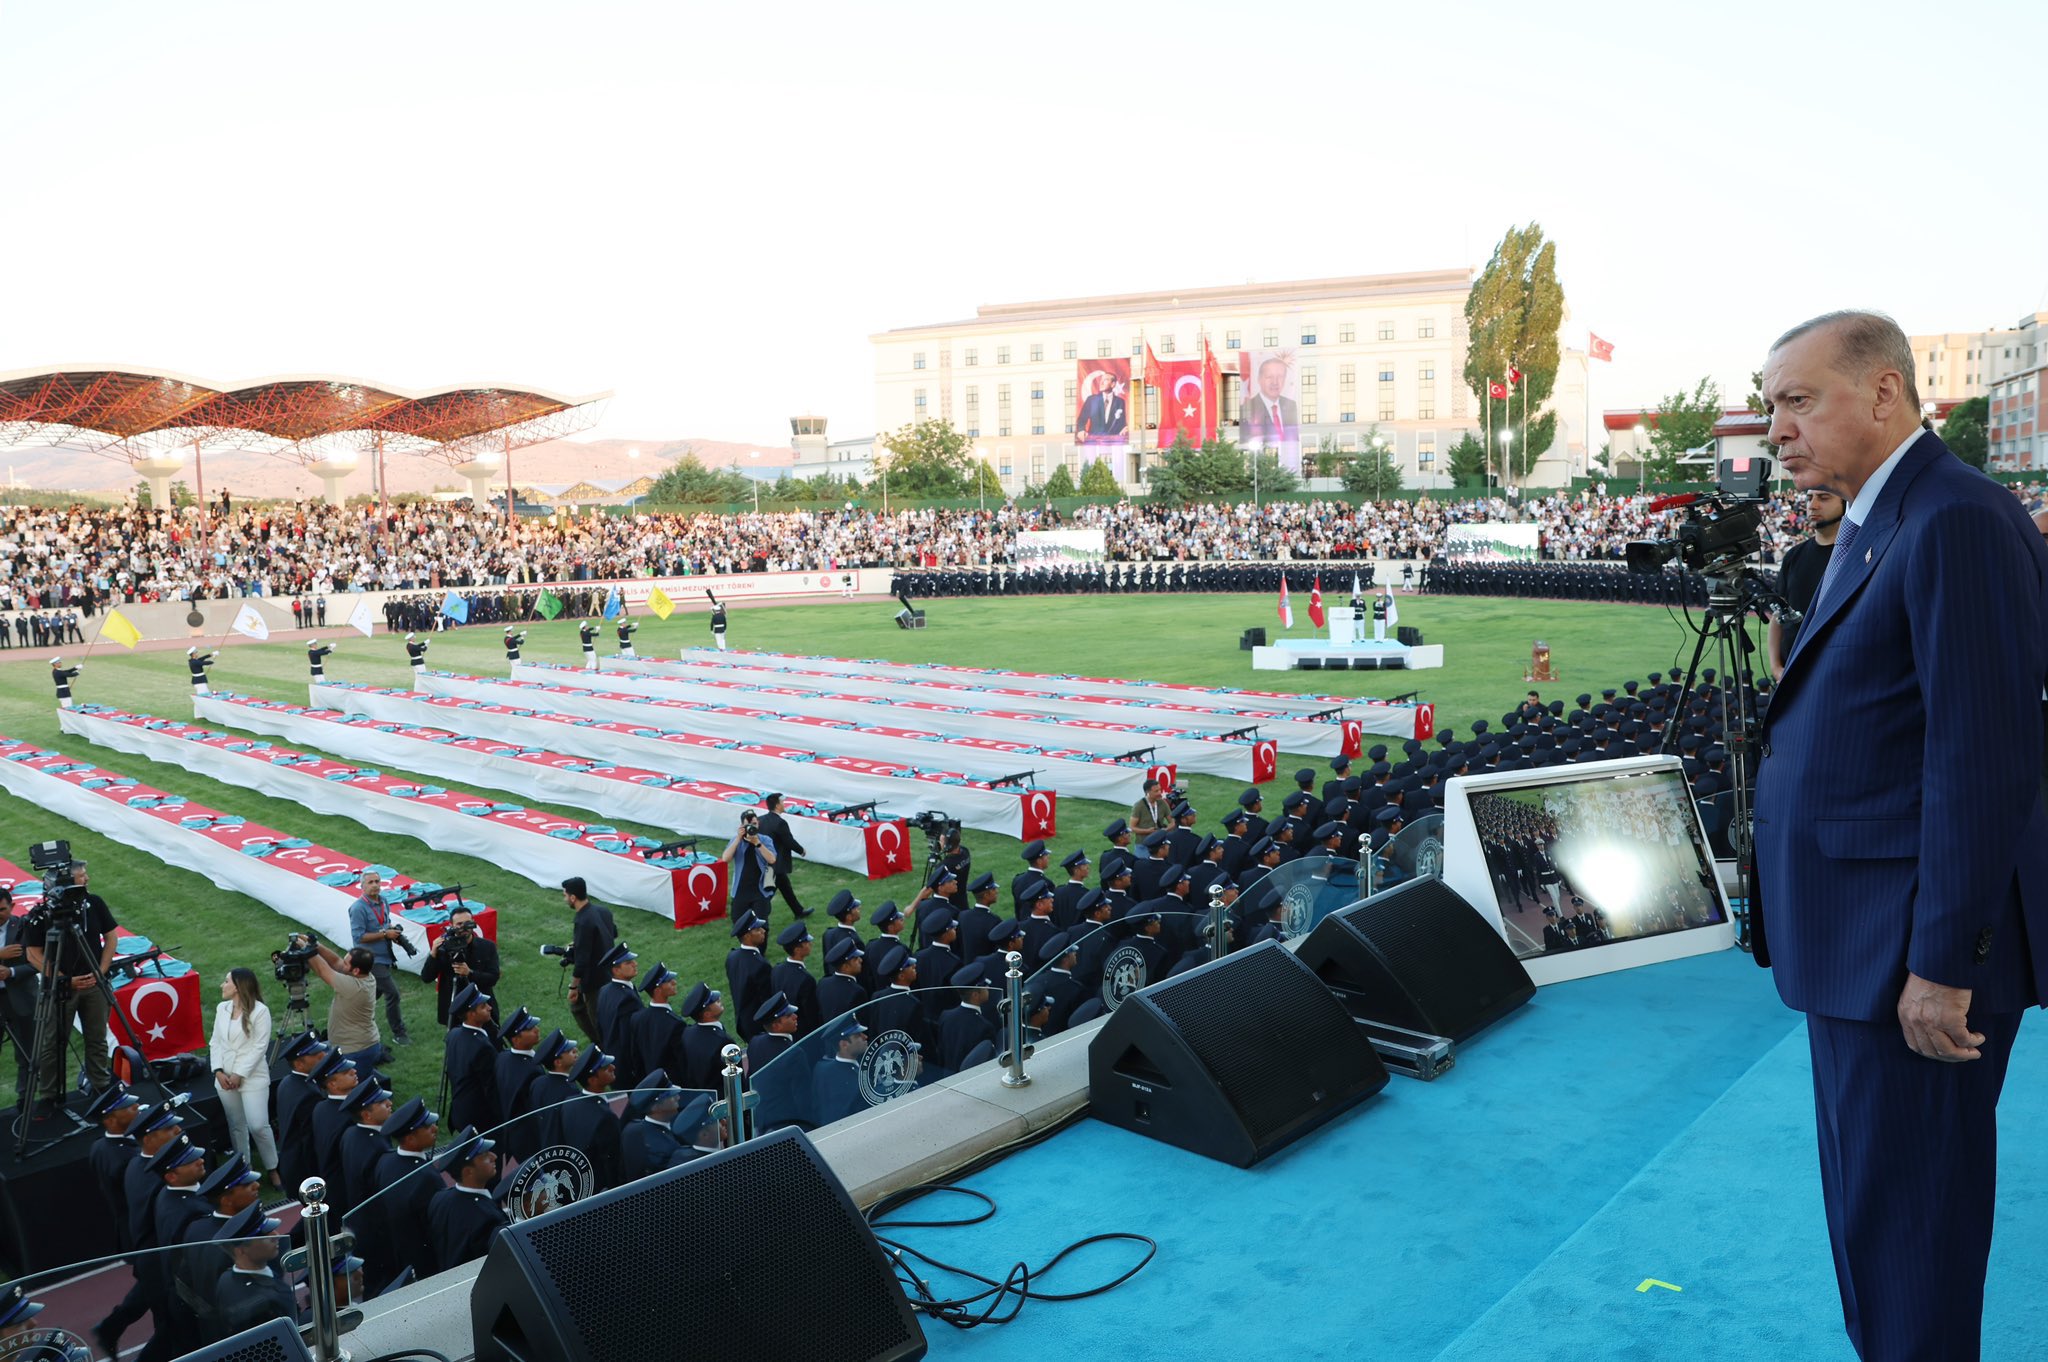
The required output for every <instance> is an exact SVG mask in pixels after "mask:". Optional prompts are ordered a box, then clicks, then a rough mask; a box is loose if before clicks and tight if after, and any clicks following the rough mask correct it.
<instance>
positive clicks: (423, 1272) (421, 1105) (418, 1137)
mask: <svg viewBox="0 0 2048 1362" xmlns="http://www.w3.org/2000/svg"><path fill="white" fill-rule="evenodd" d="M380 1133H381V1134H382V1135H383V1136H384V1139H385V1141H386V1142H387V1143H388V1144H389V1145H390V1146H391V1148H390V1149H389V1150H387V1151H386V1152H385V1153H384V1154H383V1155H382V1156H380V1157H379V1158H378V1160H377V1163H376V1166H375V1167H374V1168H372V1169H371V1170H370V1176H371V1178H372V1179H373V1180H374V1182H375V1184H376V1187H377V1192H376V1199H375V1200H374V1201H372V1202H371V1203H370V1206H369V1209H368V1211H367V1212H365V1214H374V1215H375V1216H376V1218H377V1221H378V1222H379V1224H380V1225H381V1226H382V1230H383V1234H384V1242H385V1243H387V1244H389V1245H391V1247H392V1250H393V1253H394V1255H395V1257H394V1261H393V1266H394V1268H396V1269H399V1270H400V1271H404V1270H410V1271H411V1273H412V1276H413V1280H415V1281H417V1280H419V1279H420V1278H422V1277H431V1276H432V1275H433V1274H434V1251H433V1246H432V1244H431V1243H429V1242H428V1239H427V1236H426V1235H425V1234H423V1233H421V1227H422V1226H424V1225H425V1224H426V1223H427V1206H428V1204H429V1203H430V1202H432V1201H433V1199H434V1193H436V1192H438V1191H440V1190H441V1178H440V1175H439V1174H438V1173H437V1172H435V1170H434V1141H435V1140H437V1139H439V1138H440V1135H441V1114H440V1113H439V1112H436V1111H429V1110H428V1109H427V1102H426V1099H425V1098H423V1097H415V1098H413V1099H412V1100H411V1101H409V1102H407V1103H406V1104H405V1105H404V1106H402V1107H400V1108H398V1110H396V1111H394V1112H392V1113H391V1118H390V1119H389V1120H387V1121H385V1122H384V1125H383V1128H382V1130H381V1132H380Z"/></svg>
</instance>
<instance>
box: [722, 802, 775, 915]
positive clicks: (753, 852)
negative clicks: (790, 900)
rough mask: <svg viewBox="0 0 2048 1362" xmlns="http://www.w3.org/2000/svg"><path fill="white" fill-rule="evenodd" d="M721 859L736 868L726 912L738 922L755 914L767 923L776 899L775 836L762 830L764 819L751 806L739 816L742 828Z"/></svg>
mask: <svg viewBox="0 0 2048 1362" xmlns="http://www.w3.org/2000/svg"><path fill="white" fill-rule="evenodd" d="M718 859H719V860H721V861H724V862H725V863H726V864H727V865H730V866H731V867H732V868H733V869H732V887H731V890H730V892H729V893H728V895H727V901H728V906H727V910H726V911H727V915H728V916H729V917H730V918H731V919H732V920H733V921H735V922H737V921H739V919H740V918H741V917H743V916H745V915H746V914H748V913H752V914H753V915H754V916H755V917H758V918H760V919H761V920H762V921H763V922H766V921H767V920H768V909H769V907H770V905H771V904H772V903H773V902H774V899H775V866H776V861H777V852H776V850H775V841H774V839H773V838H771V837H768V836H766V835H764V834H763V833H762V831H761V820H760V818H759V817H758V816H757V815H756V814H755V813H754V811H753V810H752V809H748V810H747V811H746V812H745V813H743V814H741V815H740V826H739V830H738V831H737V832H735V833H733V835H732V840H731V841H730V842H727V843H726V844H725V850H724V851H722V852H720V853H719V854H718Z"/></svg>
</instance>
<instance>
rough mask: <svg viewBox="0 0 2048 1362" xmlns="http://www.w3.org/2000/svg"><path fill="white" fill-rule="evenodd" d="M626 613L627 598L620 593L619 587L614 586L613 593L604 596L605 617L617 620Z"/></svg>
mask: <svg viewBox="0 0 2048 1362" xmlns="http://www.w3.org/2000/svg"><path fill="white" fill-rule="evenodd" d="M625 613H626V601H625V598H624V597H623V596H621V595H619V589H618V588H617V587H613V588H612V590H611V594H610V595H608V596H606V597H605V598H604V617H605V618H606V619H608V620H615V619H617V618H618V617H619V616H621V615H623V614H625Z"/></svg>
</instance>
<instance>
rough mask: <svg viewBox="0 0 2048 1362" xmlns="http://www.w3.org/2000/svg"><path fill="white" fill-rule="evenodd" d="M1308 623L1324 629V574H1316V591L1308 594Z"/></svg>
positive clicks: (1313, 590)
mask: <svg viewBox="0 0 2048 1362" xmlns="http://www.w3.org/2000/svg"><path fill="white" fill-rule="evenodd" d="M1308 622H1309V623H1310V624H1313V625H1314V626H1315V627H1316V628H1318V629H1320V628H1322V627H1323V574H1322V573H1320V572H1318V573H1317V574H1316V584H1315V587H1314V589H1312V590H1311V591H1310V592H1309V593H1308Z"/></svg>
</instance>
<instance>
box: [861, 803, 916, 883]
mask: <svg viewBox="0 0 2048 1362" xmlns="http://www.w3.org/2000/svg"><path fill="white" fill-rule="evenodd" d="M866 836H867V848H868V878H869V879H871V880H886V879H888V878H889V877H890V876H891V875H901V874H902V873H903V872H904V871H906V870H909V869H911V868H912V864H911V855H910V833H909V831H908V830H907V829H906V828H905V826H904V823H903V820H902V819H900V818H892V819H889V820H887V821H886V822H880V823H870V824H868V826H867V834H866Z"/></svg>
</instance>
